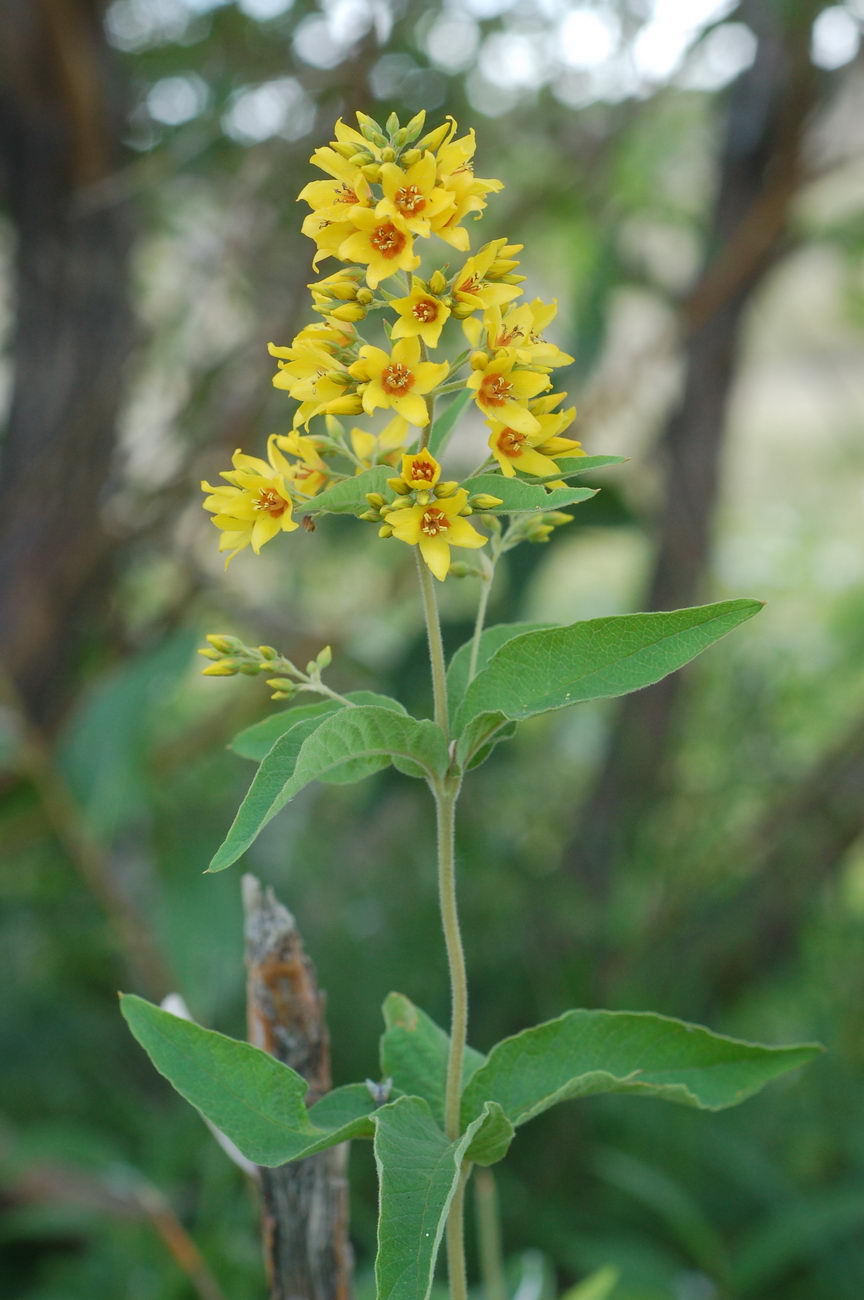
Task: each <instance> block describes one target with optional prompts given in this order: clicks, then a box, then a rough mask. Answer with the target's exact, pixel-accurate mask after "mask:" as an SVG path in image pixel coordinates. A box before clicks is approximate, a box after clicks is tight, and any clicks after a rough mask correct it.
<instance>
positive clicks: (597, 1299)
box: [562, 1268, 618, 1300]
mask: <svg viewBox="0 0 864 1300" xmlns="http://www.w3.org/2000/svg"><path fill="white" fill-rule="evenodd" d="M617 1285H618V1270H617V1269H616V1268H601V1269H600V1271H599V1272H598V1273H592V1274H591V1276H590V1277H586V1279H585V1281H584V1282H579V1283H578V1284H577V1285H576V1286H574V1287H571V1288H570V1290H569V1291H565V1293H564V1295H563V1296H562V1300H609V1297H610V1296H611V1295H612V1292H613V1291H614V1290H615V1287H616V1286H617Z"/></svg>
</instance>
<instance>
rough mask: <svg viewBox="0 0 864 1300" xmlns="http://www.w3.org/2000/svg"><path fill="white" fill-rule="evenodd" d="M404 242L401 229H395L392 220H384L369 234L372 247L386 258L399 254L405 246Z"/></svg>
mask: <svg viewBox="0 0 864 1300" xmlns="http://www.w3.org/2000/svg"><path fill="white" fill-rule="evenodd" d="M405 242H406V241H405V236H404V235H403V234H402V231H401V230H397V229H396V227H395V226H394V225H393V223H392V221H385V222H384V223H383V224H382V225H380V226H376V227H375V229H374V230H373V231H372V234H371V235H370V236H369V243H370V244H371V245H372V247H373V248H374V249H376V250H377V251H378V252H379V253H380V254H381V256H382V257H386V258H387V259H388V260H389V259H390V258H393V257H398V256H399V254H400V253H401V252H402V249H403V248H404V247H405Z"/></svg>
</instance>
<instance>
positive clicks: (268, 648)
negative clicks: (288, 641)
mask: <svg viewBox="0 0 864 1300" xmlns="http://www.w3.org/2000/svg"><path fill="white" fill-rule="evenodd" d="M258 653H259V655H260V656H261V658H262V659H275V658H276V657H277V654H278V651H276V650H274V648H273V646H272V645H259V647H258Z"/></svg>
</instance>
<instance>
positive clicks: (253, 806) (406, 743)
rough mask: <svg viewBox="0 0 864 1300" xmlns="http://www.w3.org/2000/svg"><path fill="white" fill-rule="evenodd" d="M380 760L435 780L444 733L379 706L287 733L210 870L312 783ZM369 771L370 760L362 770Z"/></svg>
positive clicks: (442, 762) (443, 755) (444, 755)
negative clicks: (358, 764) (346, 767)
mask: <svg viewBox="0 0 864 1300" xmlns="http://www.w3.org/2000/svg"><path fill="white" fill-rule="evenodd" d="M376 758H378V759H381V760H383V763H382V765H385V764H386V763H393V764H394V766H396V767H398V768H399V770H400V771H402V772H407V773H408V774H409V775H412V776H414V775H420V776H424V777H426V778H427V779H428V780H432V779H433V778H434V777H436V776H440V775H443V773H444V772H445V771H446V770H447V767H448V765H449V762H450V756H449V753H448V751H447V741H446V740H445V738H444V733H443V732H442V731H441V730H440V728H439V727H437V726H436V725H435V723H434V722H430V721H428V719H424V720H421V721H418V719H416V718H411V717H408V716H407V714H406V715H403V714H400V713H395V712H393V711H392V710H391V709H384V708H381V707H380V706H377V707H374V706H372V705H358V706H357V707H356V708H353V709H340V710H338V712H336V713H332V714H330V715H329V716H328V717H326V718H324V720H323V721H322V720H320V719H318V718H310V719H308V720H307V721H306V722H301V723H300V724H299V725H298V726H296V727H292V729H291V730H290V731H289V732H287V733H286V735H284V736H283V737H282V738H281V740H277V742H276V744H275V745H274V746H273V748H272V749H271V750H270V752H269V754H268V755H267V757H266V758H265V759H264V761H263V763H262V764H261V766H260V767H259V769H258V771H257V773H256V774H255V777H254V779H253V781H252V784H251V786H250V787H249V790H248V791H247V793H246V797H245V799H244V800H243V802H242V804H241V805H240V807H239V809H238V811H237V816H236V817H235V818H234V821H233V823H232V825H231V827H230V829H229V831H228V834H227V836H226V837H225V840H224V841H223V843H222V845H221V846H220V848H219V849H218V850H217V852H216V855H215V857H214V858H213V861H212V862H211V863H210V866H209V868H208V870H209V871H211V872H212V871H222V870H224V869H225V868H226V867H230V866H231V864H232V863H234V862H236V861H237V859H238V858H239V857H240V856H241V854H243V853H245V852H246V850H247V849H248V848H249V845H250V844H252V843H253V842H254V841H255V839H256V838H257V836H258V835H259V834H260V832H261V831H262V830H263V828H264V827H265V826H266V825H267V823H268V822H269V821H270V820H271V819H272V818H273V817H275V815H276V813H277V812H279V810H280V809H281V808H284V807H285V805H286V804H287V803H288V802H290V800H291V799H293V798H294V797H295V795H297V794H299V792H300V791H301V790H302V789H303V788H304V787H305V786H307V785H309V783H310V782H311V781H319V780H321V778H322V777H323V776H324V775H326V774H327V773H328V772H332V771H333V770H334V769H335V768H339V767H342V766H344V765H345V764H346V763H349V762H354V761H356V760H358V759H361V760H369V759H376ZM360 774H361V775H363V776H366V775H368V767H366V765H365V763H364V765H363V770H362V771H361V773H360Z"/></svg>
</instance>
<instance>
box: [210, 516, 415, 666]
mask: <svg viewBox="0 0 864 1300" xmlns="http://www.w3.org/2000/svg"><path fill="white" fill-rule="evenodd" d="M378 536H379V537H392V536H393V529H392V528H391V527H390V525H389V524H382V525H381V527H380V528H379V529H378ZM204 671H205V672H206V671H207V669H206V668H205V669H204Z"/></svg>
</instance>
